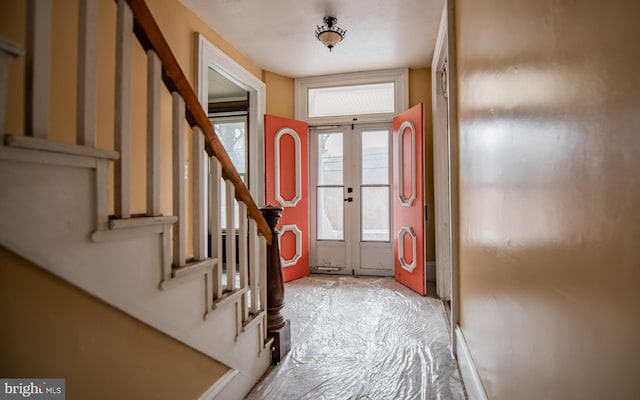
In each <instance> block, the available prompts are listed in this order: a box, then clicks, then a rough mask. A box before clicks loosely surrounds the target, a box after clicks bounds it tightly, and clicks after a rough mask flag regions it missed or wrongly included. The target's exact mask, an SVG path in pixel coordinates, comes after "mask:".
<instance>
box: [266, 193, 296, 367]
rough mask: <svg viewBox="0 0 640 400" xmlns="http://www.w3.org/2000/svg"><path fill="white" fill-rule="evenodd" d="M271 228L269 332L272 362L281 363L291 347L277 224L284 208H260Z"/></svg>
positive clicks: (268, 252)
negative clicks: (285, 316)
mask: <svg viewBox="0 0 640 400" xmlns="http://www.w3.org/2000/svg"><path fill="white" fill-rule="evenodd" d="M260 211H262V215H263V216H264V219H265V220H266V221H267V224H268V225H269V228H270V229H271V233H272V235H273V236H272V239H271V244H270V245H267V334H268V336H269V337H270V338H273V345H272V347H271V350H272V351H271V362H272V363H273V364H276V363H279V362H280V360H282V358H284V356H285V355H286V354H287V353H288V352H289V350H290V349H291V326H290V325H289V320H285V319H284V317H283V316H282V308H283V307H284V281H283V279H282V265H281V262H280V248H279V247H278V235H279V233H280V232H278V230H277V229H276V225H277V224H278V221H279V220H280V215H281V213H282V208H280V207H275V206H270V205H268V206H266V207H262V208H261V209H260Z"/></svg>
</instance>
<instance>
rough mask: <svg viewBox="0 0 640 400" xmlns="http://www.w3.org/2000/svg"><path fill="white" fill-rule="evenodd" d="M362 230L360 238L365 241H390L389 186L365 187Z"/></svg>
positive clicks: (362, 193) (363, 188) (362, 196)
mask: <svg viewBox="0 0 640 400" xmlns="http://www.w3.org/2000/svg"><path fill="white" fill-rule="evenodd" d="M360 198H361V199H362V200H361V202H362V222H361V226H362V230H361V232H360V237H361V240H362V241H363V242H365V241H380V242H388V241H389V186H363V187H362V188H361V196H360Z"/></svg>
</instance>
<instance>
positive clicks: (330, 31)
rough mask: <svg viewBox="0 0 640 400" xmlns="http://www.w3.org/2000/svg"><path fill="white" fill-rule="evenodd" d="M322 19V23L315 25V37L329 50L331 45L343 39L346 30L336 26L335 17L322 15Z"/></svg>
mask: <svg viewBox="0 0 640 400" xmlns="http://www.w3.org/2000/svg"><path fill="white" fill-rule="evenodd" d="M322 21H323V22H324V25H322V26H317V29H316V37H317V38H318V40H319V41H321V42H322V44H323V45H325V46H327V47H328V48H329V51H331V50H332V49H333V46H335V45H336V44H338V43H340V42H341V41H342V39H344V35H345V34H346V33H347V31H346V30H345V29H342V28H339V27H338V26H336V24H337V23H338V19H337V18H336V17H324V18H323V20H322Z"/></svg>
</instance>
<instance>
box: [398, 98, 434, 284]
mask: <svg viewBox="0 0 640 400" xmlns="http://www.w3.org/2000/svg"><path fill="white" fill-rule="evenodd" d="M393 159H394V160H393V164H392V165H393V169H394V171H393V172H394V173H393V192H394V195H393V216H394V218H393V220H394V222H393V233H394V235H393V243H394V269H395V272H394V274H395V278H396V280H397V281H398V282H400V283H402V284H404V285H405V286H407V287H409V288H411V289H413V290H415V291H416V292H418V293H420V294H422V295H425V294H426V275H425V246H424V243H425V239H426V238H425V231H424V222H425V215H424V212H425V210H424V179H423V177H424V174H423V171H424V152H423V105H422V103H420V104H418V105H417V106H415V107H413V108H411V109H410V110H408V111H406V112H404V113H402V114H400V115H398V116H397V117H395V118H394V119H393Z"/></svg>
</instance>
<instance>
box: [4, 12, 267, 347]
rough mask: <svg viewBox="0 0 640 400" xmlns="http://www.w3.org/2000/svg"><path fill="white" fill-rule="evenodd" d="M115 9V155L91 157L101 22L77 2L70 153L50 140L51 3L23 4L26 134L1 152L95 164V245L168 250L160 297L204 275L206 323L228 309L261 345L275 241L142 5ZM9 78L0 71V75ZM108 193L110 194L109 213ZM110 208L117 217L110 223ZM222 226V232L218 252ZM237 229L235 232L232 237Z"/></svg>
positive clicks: (93, 154) (239, 328)
mask: <svg viewBox="0 0 640 400" xmlns="http://www.w3.org/2000/svg"><path fill="white" fill-rule="evenodd" d="M115 3H116V4H117V11H116V51H115V55H114V57H115V66H116V67H115V78H114V87H115V98H114V105H115V109H114V149H115V152H112V151H108V150H101V149H97V148H96V143H97V126H96V125H97V117H96V114H97V113H96V110H97V75H96V63H97V50H96V48H97V25H98V23H99V22H100V18H99V16H98V2H97V0H83V1H81V2H80V5H79V8H78V32H79V37H78V70H77V88H76V89H77V92H76V93H77V102H78V104H77V109H76V127H77V135H76V144H64V143H58V142H52V141H49V140H48V138H49V108H50V104H49V93H50V82H49V80H50V64H51V62H50V52H51V50H50V47H51V45H50V37H51V26H52V22H51V18H52V17H51V16H52V5H51V0H29V1H28V33H27V37H28V40H27V54H28V56H27V62H26V64H27V67H26V69H27V74H26V93H25V101H26V105H25V115H26V117H25V119H26V120H25V133H26V136H29V137H24V138H23V137H18V136H7V138H6V139H5V143H6V144H7V146H9V147H11V146H13V147H19V148H22V149H32V150H34V149H37V150H41V151H51V152H56V153H67V154H74V155H83V156H88V157H96V158H99V159H100V160H98V161H97V163H96V165H97V166H96V167H95V171H96V186H97V187H96V217H95V229H96V231H95V232H94V233H93V235H92V238H93V239H94V240H96V241H101V240H110V239H113V238H115V237H118V234H117V233H118V232H123V231H125V230H126V234H127V235H131V234H132V232H140V234H143V233H155V234H161V235H162V243H164V245H163V247H164V250H163V251H164V254H163V257H162V260H163V261H162V263H163V265H162V269H161V270H162V277H161V279H162V284H161V285H160V286H161V288H163V289H169V288H171V287H172V286H174V285H175V284H177V281H180V279H181V278H182V277H186V276H192V275H194V274H198V275H203V276H204V277H205V285H206V292H207V302H206V310H205V313H204V315H205V316H206V315H207V314H208V313H209V312H210V311H211V310H214V309H216V308H219V307H222V306H224V305H225V304H229V303H233V304H235V307H236V310H237V312H236V315H237V320H236V321H235V326H236V334H237V335H240V334H241V333H242V332H243V331H245V330H247V329H249V328H250V327H251V326H253V325H254V324H257V323H261V324H262V326H263V329H262V330H261V331H262V332H263V333H262V334H261V340H262V341H263V342H264V339H265V337H266V335H265V334H266V316H265V310H266V295H265V294H266V288H267V283H266V273H265V265H266V246H267V244H268V243H269V242H270V241H271V231H270V230H269V227H268V226H267V223H266V221H265V220H264V218H263V217H262V215H261V213H260V211H259V210H258V208H257V206H256V204H255V201H254V200H253V199H252V198H251V195H250V194H249V191H248V189H247V188H246V186H245V185H244V183H243V182H242V180H241V178H240V176H239V174H238V172H237V171H236V170H235V168H234V167H233V164H232V163H231V160H230V159H229V156H228V155H227V153H226V152H225V150H224V148H223V146H222V144H221V143H220V141H219V140H218V138H217V136H216V135H215V132H214V131H213V127H212V125H211V124H210V122H209V120H208V118H207V116H206V114H205V112H204V110H203V109H202V107H201V106H200V104H199V103H198V100H197V97H196V95H195V93H194V91H193V89H192V88H191V86H190V85H189V84H188V80H187V79H186V77H185V76H184V74H183V72H182V71H181V69H180V67H179V65H178V63H177V61H176V59H175V57H174V56H173V54H172V53H171V50H170V49H169V47H168V45H167V43H166V40H165V39H164V38H163V37H162V34H161V33H160V31H159V29H158V26H157V24H156V23H155V21H154V20H153V17H152V16H151V13H150V12H149V10H148V8H147V6H146V4H145V3H144V1H142V0H116V1H115ZM134 28H135V29H134ZM134 36H135V37H137V39H138V40H137V41H138V42H139V44H140V45H141V46H142V48H143V49H144V51H145V52H146V53H147V94H146V95H147V110H146V113H147V114H146V126H147V132H146V138H147V143H146V154H145V157H146V168H147V169H146V207H145V213H144V214H142V215H135V214H133V213H132V210H131V203H132V198H131V196H132V193H131V192H132V191H131V179H132V163H131V161H132V146H131V126H132V108H131V95H132V93H131V87H132V86H131V81H132V78H131V76H132V68H133V65H132V62H133V60H132V56H131V54H132V48H133V46H134V44H133V42H134V39H133V38H134ZM5 70H6V68H5V69H3V70H2V71H0V75H2V74H3V73H4V71H5ZM1 78H2V76H0V81H1ZM53 79H55V77H53ZM161 83H164V86H165V88H166V90H168V91H169V92H170V93H171V98H172V123H171V124H172V152H173V156H172V160H171V163H172V179H173V182H172V193H173V197H172V206H171V209H172V213H173V216H162V214H161V210H162V209H163V205H162V203H161V195H160V194H161V163H162V160H161V146H160V144H161V131H162V128H161V99H162V90H163V89H162V85H161ZM3 85H4V84H3ZM4 86H6V85H4ZM3 101H4V99H3ZM2 109H3V110H2V113H1V114H0V124H2V127H4V110H5V104H4V103H3V104H2ZM187 126H189V127H190V128H191V129H192V132H191V135H190V136H191V138H192V143H193V146H192V154H191V157H190V164H191V165H190V167H191V168H190V170H191V171H192V173H191V176H189V177H188V178H187V177H186V176H185V175H186V172H185V168H186V167H187V164H186V154H185V150H186V144H187V139H188V137H189V136H188V135H189V132H188V128H187ZM136 156H138V155H136ZM113 160H115V165H114V167H115V168H114V169H113V171H112V172H109V163H110V162H111V161H113ZM207 164H208V171H209V176H208V177H207V176H206V173H207V172H206V171H207ZM109 173H113V176H112V178H113V179H112V182H113V186H112V188H110V186H109V185H110V183H109V182H110V181H111V180H110V176H109ZM187 180H190V182H187ZM187 183H190V184H191V188H192V192H193V197H192V202H191V205H192V211H193V212H192V215H193V217H192V218H191V219H189V218H188V217H187V190H186V188H187V186H186V185H187ZM221 184H222V185H224V188H225V193H226V195H225V196H226V197H225V202H224V203H225V204H226V212H225V214H224V215H222V213H221V205H222V201H221V200H222V198H221V190H220V189H221ZM110 190H113V202H112V203H111V204H110V201H111V200H110V199H111V196H110V193H109V191H110ZM205 201H208V204H207V203H206V202H205ZM235 201H237V202H238V206H239V213H238V216H237V218H238V220H237V221H236V214H235V213H234V207H233V205H234V202H235ZM110 208H112V209H113V210H114V214H115V215H111V216H110V215H109V209H110ZM166 208H167V207H166V205H165V207H164V209H166ZM223 219H224V220H223ZM223 221H224V222H225V224H224V225H225V226H226V237H225V239H226V240H225V248H224V249H223V243H222V237H223V229H222V226H223ZM236 226H237V227H238V229H237V231H236V230H235V229H234V227H236ZM188 232H192V236H191V237H188ZM207 237H209V238H210V241H209V242H208V241H207ZM236 240H237V243H236ZM190 243H192V244H193V256H192V257H191V256H189V254H188V245H189V244H190ZM223 250H224V257H223ZM236 252H238V253H237V256H236ZM236 277H237V279H238V280H236Z"/></svg>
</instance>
